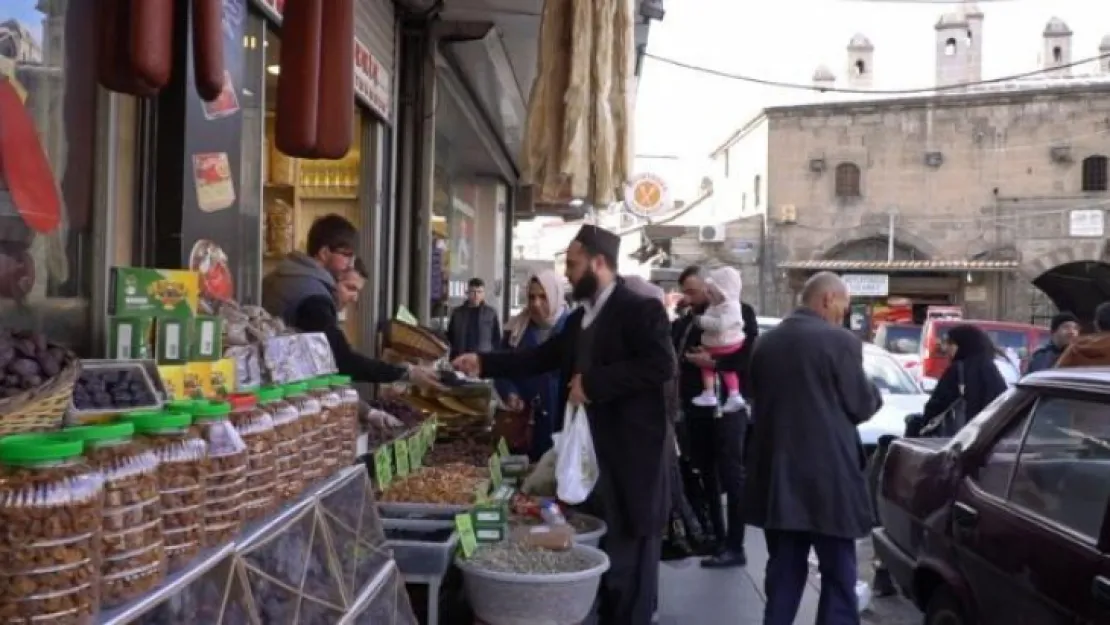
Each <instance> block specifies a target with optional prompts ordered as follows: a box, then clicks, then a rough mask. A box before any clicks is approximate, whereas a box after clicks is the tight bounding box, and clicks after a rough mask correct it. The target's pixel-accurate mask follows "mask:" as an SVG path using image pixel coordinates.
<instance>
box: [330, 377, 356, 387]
mask: <svg viewBox="0 0 1110 625" xmlns="http://www.w3.org/2000/svg"><path fill="white" fill-rule="evenodd" d="M328 380H329V381H330V382H331V385H332V386H347V385H349V384H350V383H351V376H349V375H333V376H331V377H330V378H328Z"/></svg>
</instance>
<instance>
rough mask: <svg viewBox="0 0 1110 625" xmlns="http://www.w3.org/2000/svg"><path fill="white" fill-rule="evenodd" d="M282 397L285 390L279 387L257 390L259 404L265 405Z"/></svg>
mask: <svg viewBox="0 0 1110 625" xmlns="http://www.w3.org/2000/svg"><path fill="white" fill-rule="evenodd" d="M282 397H285V389H283V388H282V387H280V386H263V387H262V388H260V389H258V401H259V403H263V404H266V403H269V402H272V401H277V400H279V399H281V398H282Z"/></svg>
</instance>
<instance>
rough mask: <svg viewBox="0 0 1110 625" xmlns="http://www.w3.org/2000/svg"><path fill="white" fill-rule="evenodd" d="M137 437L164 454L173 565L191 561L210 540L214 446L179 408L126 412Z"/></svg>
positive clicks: (166, 532) (166, 534)
mask: <svg viewBox="0 0 1110 625" xmlns="http://www.w3.org/2000/svg"><path fill="white" fill-rule="evenodd" d="M126 418H127V420H128V421H129V422H130V423H131V424H132V425H133V426H134V427H135V435H136V439H137V440H138V441H140V442H141V443H142V444H144V445H145V446H146V447H147V449H150V450H151V451H152V452H153V453H154V455H155V456H156V457H157V458H158V472H157V475H158V493H159V500H160V504H161V508H162V536H163V539H164V542H165V549H166V563H167V565H168V569H169V570H170V571H171V572H172V571H176V570H179V569H181V568H182V567H183V566H185V565H186V564H188V563H189V562H191V561H192V560H193V559H194V558H195V557H196V556H197V555H198V554H199V553H200V549H201V542H202V540H203V539H204V488H205V482H206V479H207V477H208V445H207V444H206V443H205V442H204V441H203V440H202V439H201V438H200V437H199V436H197V435H196V433H195V432H194V431H193V430H192V428H191V427H190V426H191V425H192V423H193V418H192V417H191V416H190V415H187V414H182V413H178V412H144V413H132V414H130V415H127V416H126Z"/></svg>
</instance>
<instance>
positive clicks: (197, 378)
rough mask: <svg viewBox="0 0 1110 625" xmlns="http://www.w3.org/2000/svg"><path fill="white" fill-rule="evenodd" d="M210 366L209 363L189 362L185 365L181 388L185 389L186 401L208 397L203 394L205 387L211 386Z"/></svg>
mask: <svg viewBox="0 0 1110 625" xmlns="http://www.w3.org/2000/svg"><path fill="white" fill-rule="evenodd" d="M211 365H212V363H210V362H190V363H187V364H186V365H185V367H184V369H185V378H184V380H185V381H184V384H183V385H182V386H183V388H184V389H185V398H186V399H192V398H201V397H207V396H208V395H207V394H206V393H205V387H206V386H211V384H212V380H211V375H212V373H211V372H212V366H211Z"/></svg>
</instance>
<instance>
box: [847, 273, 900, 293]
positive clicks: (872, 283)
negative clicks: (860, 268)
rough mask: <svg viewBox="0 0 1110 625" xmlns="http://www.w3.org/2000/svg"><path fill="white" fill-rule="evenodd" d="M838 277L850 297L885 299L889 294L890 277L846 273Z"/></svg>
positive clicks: (882, 274)
mask: <svg viewBox="0 0 1110 625" xmlns="http://www.w3.org/2000/svg"><path fill="white" fill-rule="evenodd" d="M840 277H841V279H843V280H844V284H845V285H846V286H847V287H848V294H849V295H850V296H851V297H886V296H887V295H889V294H890V293H889V291H890V276H888V275H886V274H885V273H846V274H844V275H843V276H840Z"/></svg>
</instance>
